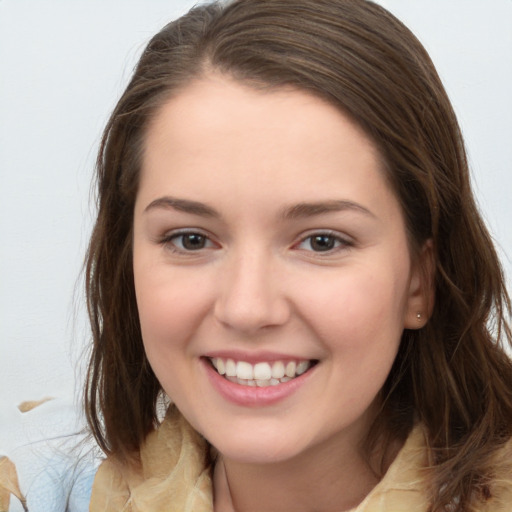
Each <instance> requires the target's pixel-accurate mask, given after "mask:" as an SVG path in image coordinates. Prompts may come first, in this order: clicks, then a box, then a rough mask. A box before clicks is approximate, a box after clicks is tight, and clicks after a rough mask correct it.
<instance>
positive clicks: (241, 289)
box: [214, 251, 290, 334]
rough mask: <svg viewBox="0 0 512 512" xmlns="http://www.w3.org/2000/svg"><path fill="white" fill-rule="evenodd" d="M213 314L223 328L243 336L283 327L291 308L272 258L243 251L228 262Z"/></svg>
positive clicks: (261, 253) (260, 253)
mask: <svg viewBox="0 0 512 512" xmlns="http://www.w3.org/2000/svg"><path fill="white" fill-rule="evenodd" d="M214 314H215V317H216V319H217V320H218V321H219V322H220V323H222V324H223V325H225V326H227V327H229V328H231V329H235V330H237V331H240V332H242V333H245V334H255V333H257V332H259V331H260V330H261V329H263V328H265V327H275V326H279V325H283V324H284V323H286V321H287V320H288V318H289V316H290V305H289V302H288V300H287V298H286V295H285V293H284V290H283V280H282V279H280V276H279V269H278V268H277V265H276V264H275V262H273V261H272V257H271V256H269V255H266V254H263V251H261V252H259V253H255V252H254V251H246V252H245V253H244V254H237V255H233V256H232V257H231V258H229V261H228V262H226V264H225V271H224V272H223V273H222V283H221V284H220V285H219V290H218V295H217V300H216V302H215V308H214Z"/></svg>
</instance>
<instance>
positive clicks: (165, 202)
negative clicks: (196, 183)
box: [144, 196, 220, 218]
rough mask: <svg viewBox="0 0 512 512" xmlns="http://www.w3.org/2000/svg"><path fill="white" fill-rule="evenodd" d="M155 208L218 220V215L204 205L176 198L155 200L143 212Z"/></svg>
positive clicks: (166, 197) (215, 211) (167, 197)
mask: <svg viewBox="0 0 512 512" xmlns="http://www.w3.org/2000/svg"><path fill="white" fill-rule="evenodd" d="M156 208H164V209H172V210H178V211H180V212H185V213H191V214H192V215H199V216H201V217H212V218H220V213H219V212H218V211H217V210H215V209H214V208H212V207H211V206H208V205H206V204H204V203H200V202H198V201H190V200H189V199H178V198H176V197H169V196H165V197H160V198H158V199H155V200H154V201H152V202H151V203H149V204H148V206H146V208H145V209H144V212H147V211H149V210H153V209H156Z"/></svg>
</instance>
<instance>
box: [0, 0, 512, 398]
mask: <svg viewBox="0 0 512 512" xmlns="http://www.w3.org/2000/svg"><path fill="white" fill-rule="evenodd" d="M194 3H195V2H193V1H187V0H177V1H162V0H151V1H145V2H143V1H142V0H139V1H134V0H117V1H114V0H74V1H70V0H60V1H59V0H53V1H49V0H47V1H45V0H0V405H2V404H4V405H5V404H6V403H10V404H14V403H18V402H19V401H21V400H24V399H38V398H42V397H44V396H59V397H64V398H72V397H73V396H75V393H76V392H77V391H80V388H81V378H80V362H81V361H82V362H83V360H84V357H83V356H82V352H83V347H84V346H85V344H86V342H87V339H88V334H87V327H86V322H85V315H84V308H83V292H82V288H81V283H80V276H79V274H80V269H81V263H82V259H83V254H84V251H85V247H86V244H87V237H88V234H89V231H90V226H91V218H92V213H91V212H92V211H93V208H92V206H90V202H89V198H90V178H91V174H92V169H93V165H94V158H95V153H96V150H97V144H98V141H99V137H100V134H101V130H102V127H103V125H104V123H105V121H106V119H107V116H108V113H109V112H110V111H111V109H112V108H113V106H114V104H115V101H116V99H117V98H118V96H119V94H120V93H121V91H122V89H123V87H124V85H125V84H126V82H127V80H128V78H129V75H130V72H131V70H132V68H133V65H134V63H135V61H136V58H137V56H138V55H139V53H140V51H141V50H142V47H143V46H144V44H145V43H146V42H147V41H148V39H149V38H150V37H151V35H152V34H153V33H154V32H156V31H157V30H158V29H159V28H161V27H162V26H163V25H164V24H165V23H166V22H167V21H169V20H171V19H172V18H174V17H175V16H176V15H177V14H180V13H182V12H184V11H185V10H186V9H188V8H189V7H190V6H192V5H193V4H194ZM381 3H383V4H384V5H385V6H387V7H388V8H389V9H390V10H391V11H392V12H394V13H395V14H396V15H397V16H398V17H399V18H400V19H402V21H404V22H405V23H406V24H407V25H408V26H409V27H410V28H411V29H412V30H413V31H414V32H415V33H416V34H417V36H418V37H419V38H420V40H421V41H422V42H423V43H424V45H425V46H426V48H427V50H428V51H429V52H430V54H431V56H432V58H433V60H434V62H435V63H436V65H437V67H438V71H439V73H440V75H441V77H442V79H443V80H444V83H445V86H446V88H447V90H448V93H449V95H450V97H451V99H452V101H453V103H454V106H455V110H456V111H457V114H458V116H459V120H460V123H461V125H462V128H463V132H464V135H465V138H466V143H467V146H468V149H469V155H470V161H471V167H472V171H473V174H474V186H475V189H476V191H477V195H478V198H479V203H480V205H481V208H482V210H483V212H484V216H485V218H486V219H487V221H488V222H489V224H490V227H491V231H492V233H493V234H494V236H495V239H496V241H497V243H498V245H499V246H500V251H501V255H502V259H503V262H504V265H505V267H506V270H507V274H508V276H509V283H510V282H511V279H510V276H511V274H512V263H511V260H510V258H511V256H512V230H511V229H510V222H511V220H512V201H511V197H512V0H486V1H484V0H449V1H448V0H383V1H382V2H381ZM507 254H508V257H507ZM470 257H471V254H468V258H470ZM77 283H78V284H77ZM77 375H78V378H77V377H76V376H77Z"/></svg>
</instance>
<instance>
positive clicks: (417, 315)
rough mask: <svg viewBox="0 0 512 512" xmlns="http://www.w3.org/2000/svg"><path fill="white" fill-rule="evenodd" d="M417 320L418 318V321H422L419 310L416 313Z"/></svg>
mask: <svg viewBox="0 0 512 512" xmlns="http://www.w3.org/2000/svg"><path fill="white" fill-rule="evenodd" d="M416 320H418V322H421V313H420V312H419V311H418V313H416Z"/></svg>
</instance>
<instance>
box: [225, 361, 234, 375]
mask: <svg viewBox="0 0 512 512" xmlns="http://www.w3.org/2000/svg"><path fill="white" fill-rule="evenodd" d="M226 376H228V377H236V364H235V361H233V359H228V360H227V361H226Z"/></svg>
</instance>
